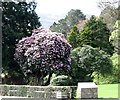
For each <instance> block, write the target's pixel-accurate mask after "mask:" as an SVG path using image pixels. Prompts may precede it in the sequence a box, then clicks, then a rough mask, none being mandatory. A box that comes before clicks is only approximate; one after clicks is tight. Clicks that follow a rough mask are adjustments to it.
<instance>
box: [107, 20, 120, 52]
mask: <svg viewBox="0 0 120 100" xmlns="http://www.w3.org/2000/svg"><path fill="white" fill-rule="evenodd" d="M119 28H120V20H117V21H116V23H115V25H114V30H113V32H112V33H111V36H110V38H109V40H110V42H111V43H112V44H113V46H114V48H115V51H116V52H117V53H118V54H120V29H119Z"/></svg>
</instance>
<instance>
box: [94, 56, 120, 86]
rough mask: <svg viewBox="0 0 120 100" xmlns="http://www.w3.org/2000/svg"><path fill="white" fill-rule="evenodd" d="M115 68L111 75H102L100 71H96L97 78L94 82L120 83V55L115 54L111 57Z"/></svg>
mask: <svg viewBox="0 0 120 100" xmlns="http://www.w3.org/2000/svg"><path fill="white" fill-rule="evenodd" d="M111 60H112V63H113V68H112V72H111V74H110V75H104V76H103V75H101V74H99V73H94V76H95V79H94V82H96V83H97V84H107V83H112V84H115V83H120V63H119V60H120V55H118V54H113V56H112V57H111Z"/></svg>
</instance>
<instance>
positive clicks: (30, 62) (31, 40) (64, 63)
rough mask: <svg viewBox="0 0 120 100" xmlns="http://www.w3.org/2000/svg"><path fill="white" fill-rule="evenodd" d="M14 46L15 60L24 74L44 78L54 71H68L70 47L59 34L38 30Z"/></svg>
mask: <svg viewBox="0 0 120 100" xmlns="http://www.w3.org/2000/svg"><path fill="white" fill-rule="evenodd" d="M16 46H17V47H16V52H15V59H16V61H17V62H18V63H19V64H20V66H21V68H22V70H23V72H24V74H27V73H28V72H30V73H31V74H33V75H36V74H37V75H38V76H39V77H45V76H46V75H47V74H48V73H49V72H51V71H54V70H57V71H66V72H67V71H69V70H70V63H71V59H70V56H69V55H70V50H71V45H70V44H69V43H68V42H67V41H66V39H65V38H64V35H63V34H61V33H56V32H51V31H46V30H44V29H43V28H39V29H36V30H34V32H33V33H32V35H31V36H30V37H25V38H22V40H20V41H19V42H18V44H17V45H16Z"/></svg>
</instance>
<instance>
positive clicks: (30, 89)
mask: <svg viewBox="0 0 120 100" xmlns="http://www.w3.org/2000/svg"><path fill="white" fill-rule="evenodd" d="M76 90H77V86H28V85H0V96H18V97H31V98H49V99H53V98H57V96H58V92H60V93H61V94H62V96H64V97H63V98H74V97H75V94H76Z"/></svg>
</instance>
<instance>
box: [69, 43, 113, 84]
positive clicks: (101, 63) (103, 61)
mask: <svg viewBox="0 0 120 100" xmlns="http://www.w3.org/2000/svg"><path fill="white" fill-rule="evenodd" d="M71 58H72V63H71V72H70V76H71V77H72V79H73V80H74V81H73V82H74V84H76V85H77V83H78V82H88V81H89V82H91V81H93V78H94V77H93V76H92V74H93V72H98V73H101V74H102V75H105V74H106V75H108V74H111V72H112V61H111V59H110V56H109V55H107V53H106V52H104V51H102V50H99V49H98V48H93V47H91V46H89V45H84V46H83V47H78V48H75V49H73V50H72V53H71Z"/></svg>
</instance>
